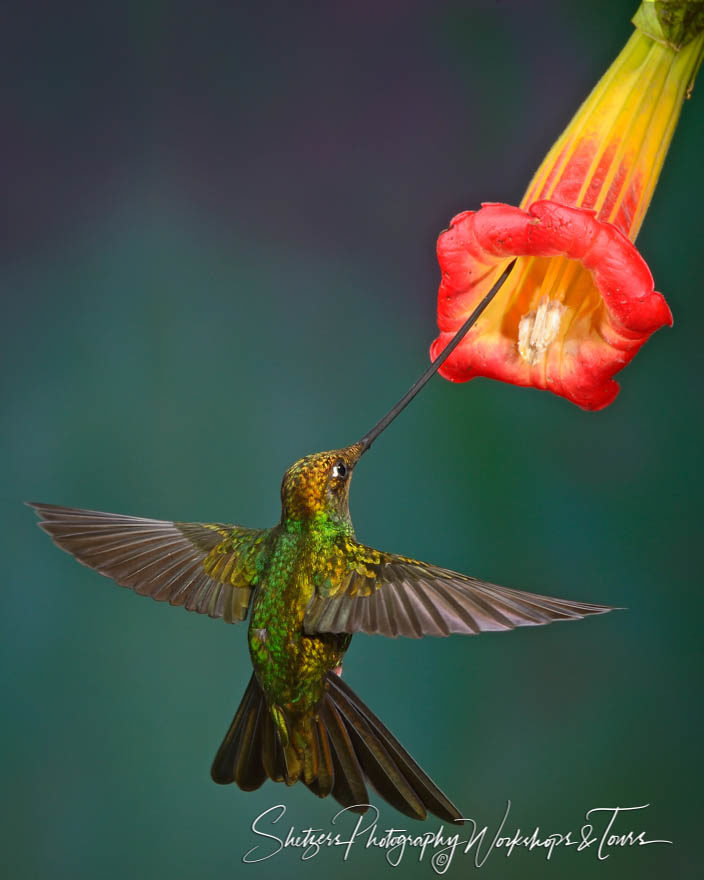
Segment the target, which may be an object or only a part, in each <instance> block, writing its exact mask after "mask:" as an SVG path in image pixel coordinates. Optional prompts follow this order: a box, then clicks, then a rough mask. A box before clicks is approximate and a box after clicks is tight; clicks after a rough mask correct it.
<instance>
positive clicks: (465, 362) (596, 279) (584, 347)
mask: <svg viewBox="0 0 704 880" xmlns="http://www.w3.org/2000/svg"><path fill="white" fill-rule="evenodd" d="M512 257H519V258H520V259H519V260H518V262H517V263H516V267H515V268H514V270H513V272H512V275H511V277H510V278H509V280H508V282H507V283H506V284H505V285H504V287H503V289H502V290H501V291H500V292H499V294H498V295H497V297H496V299H495V301H494V303H493V304H492V308H491V309H488V310H487V312H486V313H485V315H484V316H483V317H482V318H481V319H480V320H479V321H478V322H477V324H476V325H475V326H474V327H473V328H472V330H471V331H470V333H469V334H468V335H467V337H466V338H465V339H464V340H463V341H462V342H461V343H460V345H459V346H458V347H457V349H456V350H455V352H454V353H453V354H452V355H451V356H450V358H449V359H448V360H447V362H446V363H445V364H444V366H442V367H441V368H440V373H441V374H442V375H443V376H444V377H445V378H446V379H450V380H452V381H455V382H464V381H466V380H468V379H471V378H472V377H474V376H488V377H490V378H494V379H501V380H503V381H505V382H511V383H513V384H516V385H531V386H533V387H536V388H544V389H548V390H550V391H553V392H555V393H556V394H559V395H562V396H564V397H567V398H568V399H569V400H571V401H573V402H574V403H576V404H577V405H578V406H581V407H583V408H584V409H591V410H594V409H601V408H602V407H604V406H607V405H608V404H609V403H611V401H612V400H613V399H614V397H615V396H616V394H617V393H618V384H617V382H616V381H615V380H614V379H613V378H612V376H613V374H614V373H615V372H617V371H618V370H620V369H621V368H622V367H623V366H625V364H627V363H628V361H629V360H631V358H632V357H633V356H634V355H635V353H636V352H637V351H638V349H639V348H640V347H641V345H643V343H644V342H645V341H646V340H647V339H648V337H649V336H650V335H651V334H652V333H654V332H655V330H657V329H658V328H659V327H662V326H663V325H664V324H671V323H672V315H671V313H670V309H669V308H668V306H667V303H666V302H665V299H664V297H663V296H662V295H661V294H660V293H657V292H656V291H655V290H654V289H653V278H652V275H651V274H650V270H649V269H648V266H647V264H646V263H645V260H644V259H643V258H642V257H641V255H640V254H639V253H638V250H637V249H636V247H635V246H634V245H633V244H632V243H631V242H630V241H629V240H628V239H627V238H626V237H625V235H623V234H622V233H621V232H619V230H618V229H617V228H616V227H615V226H614V225H612V224H611V223H606V222H604V221H602V220H599V219H598V218H597V216H596V213H595V211H593V210H589V209H586V208H573V207H570V206H567V205H562V204H559V203H558V202H554V201H551V200H549V199H545V200H541V201H538V202H535V204H533V205H531V206H530V207H529V208H528V209H527V210H522V209H520V208H516V207H513V206H511V205H503V204H486V205H484V206H483V207H482V208H481V210H479V211H476V212H475V211H466V212H465V213H463V214H459V215H458V216H457V217H455V218H454V219H453V220H452V223H451V225H450V228H449V229H448V230H446V231H445V232H443V233H442V235H441V236H440V238H439V239H438V259H439V262H440V267H441V269H442V282H441V285H440V291H439V295H438V324H439V327H440V331H441V332H440V335H439V336H438V338H437V339H436V340H435V342H434V343H433V345H432V347H431V352H430V353H431V357H433V358H435V357H436V356H437V355H438V354H439V353H440V352H441V351H442V349H443V348H444V347H445V345H446V344H447V343H448V342H449V340H450V339H451V337H452V335H453V334H454V332H455V331H456V330H457V329H458V328H459V326H460V325H461V324H462V321H463V320H464V317H465V316H466V315H467V314H468V313H469V312H470V311H471V310H472V308H474V306H475V305H476V304H477V303H478V302H479V301H480V300H481V299H482V297H483V296H484V295H485V293H486V292H487V291H488V290H489V288H490V287H491V285H492V284H493V283H494V281H495V280H496V278H497V277H498V275H499V273H500V272H501V271H502V270H503V268H504V267H505V265H506V262H507V261H508V260H509V259H510V258H512Z"/></svg>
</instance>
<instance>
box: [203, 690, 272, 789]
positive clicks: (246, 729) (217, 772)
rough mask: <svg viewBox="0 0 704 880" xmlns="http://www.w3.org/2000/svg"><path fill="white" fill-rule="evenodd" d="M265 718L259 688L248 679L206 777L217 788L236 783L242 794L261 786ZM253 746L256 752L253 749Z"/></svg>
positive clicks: (264, 707) (266, 715) (264, 706)
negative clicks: (208, 774)
mask: <svg viewBox="0 0 704 880" xmlns="http://www.w3.org/2000/svg"><path fill="white" fill-rule="evenodd" d="M262 710H263V711H262ZM268 715H269V713H268V712H267V711H266V705H265V703H264V699H263V694H262V691H261V688H260V687H259V684H258V683H257V680H256V679H255V677H254V676H252V678H251V679H250V681H249V684H248V685H247V690H246V691H245V692H244V696H243V697H242V702H241V703H240V706H239V709H238V710H237V712H236V714H235V717H234V718H233V720H232V724H231V725H230V729H229V730H228V731H227V733H226V734H225V739H224V740H223V741H222V744H221V746H220V748H219V749H218V753H217V755H216V756H215V760H214V761H213V766H212V767H211V770H210V775H211V776H212V778H213V780H214V781H215V782H217V783H218V784H220V785H227V784H228V783H230V782H236V783H237V785H238V786H239V787H240V788H242V789H244V790H245V791H254V789H256V788H259V787H260V786H261V784H262V783H263V782H264V780H265V779H266V777H267V773H266V771H265V769H264V765H263V762H262V748H261V736H262V732H263V731H262V727H263V723H262V722H263V721H264V720H265V717H268ZM263 716H265V717H263ZM255 743H257V744H258V747H257V748H253V746H254V745H255Z"/></svg>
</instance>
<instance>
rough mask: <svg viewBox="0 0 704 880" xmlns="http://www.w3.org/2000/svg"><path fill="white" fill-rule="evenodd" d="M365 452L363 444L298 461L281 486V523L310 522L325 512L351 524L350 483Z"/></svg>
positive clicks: (285, 476)
mask: <svg viewBox="0 0 704 880" xmlns="http://www.w3.org/2000/svg"><path fill="white" fill-rule="evenodd" d="M363 451H364V449H363V447H362V444H361V443H355V444H354V445H352V446H345V447H344V448H343V449H333V450H332V451H331V452H316V453H315V454H314V455H307V456H306V457H305V458H301V459H300V460H299V461H297V462H294V464H292V465H291V467H290V468H289V469H288V470H287V471H286V473H285V474H284V478H283V482H282V483H281V508H282V510H281V521H282V523H285V522H286V521H291V520H295V521H303V520H310V519H312V518H313V517H315V516H316V515H318V514H321V513H325V514H327V515H328V516H329V517H330V518H331V519H333V520H337V521H339V522H342V523H349V522H350V509H349V498H350V480H351V479H352V471H353V470H354V466H355V465H356V464H357V462H358V461H359V458H360V456H361V455H362V452H363Z"/></svg>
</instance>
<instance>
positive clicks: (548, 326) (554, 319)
mask: <svg viewBox="0 0 704 880" xmlns="http://www.w3.org/2000/svg"><path fill="white" fill-rule="evenodd" d="M564 311H565V306H563V305H562V303H561V302H559V301H558V300H554V299H548V298H547V296H543V297H541V299H540V302H539V303H538V308H537V309H535V311H532V312H528V314H527V315H524V316H523V317H522V318H521V320H520V322H519V324H518V353H519V354H520V356H521V357H522V358H523V360H524V361H526V362H527V363H529V364H530V365H531V366H533V365H534V364H537V363H538V361H539V360H540V359H541V358H542V357H543V355H544V354H545V351H546V349H547V347H548V346H549V345H550V343H551V342H552V341H553V340H554V339H555V337H556V336H557V334H558V333H559V332H560V323H561V321H562V315H563V312H564Z"/></svg>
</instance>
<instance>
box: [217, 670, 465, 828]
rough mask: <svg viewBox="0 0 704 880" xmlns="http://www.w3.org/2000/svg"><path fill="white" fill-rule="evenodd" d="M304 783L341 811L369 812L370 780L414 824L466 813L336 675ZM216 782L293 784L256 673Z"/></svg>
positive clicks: (320, 717) (230, 732)
mask: <svg viewBox="0 0 704 880" xmlns="http://www.w3.org/2000/svg"><path fill="white" fill-rule="evenodd" d="M312 736H313V740H312V755H311V757H310V758H309V762H310V763H309V766H310V767H312V772H313V778H312V779H310V777H309V776H308V777H306V778H307V779H309V780H310V781H308V782H306V783H305V784H306V785H307V787H308V788H309V789H310V791H312V792H313V794H315V795H317V796H318V797H321V798H324V797H327V796H328V795H330V794H331V795H332V796H333V798H335V800H336V801H338V803H340V804H341V805H342V806H343V807H349V808H354V807H356V805H360V806H359V807H358V808H357V809H355V812H359V813H363V812H365V811H366V807H365V806H364V805H365V804H368V803H369V795H368V793H367V787H366V784H365V780H366V781H368V782H369V783H371V785H372V786H373V787H374V789H376V791H377V792H378V794H379V795H380V796H381V797H382V798H383V799H384V800H385V801H387V802H388V803H389V804H391V805H392V806H393V807H395V808H396V809H397V810H399V811H400V812H402V813H404V814H405V815H407V816H410V817H411V818H413V819H425V818H426V816H427V814H428V813H429V812H430V813H434V814H435V815H436V816H438V817H440V818H441V819H445V820H448V821H456V820H459V819H461V813H460V812H459V811H458V810H457V808H456V807H455V806H454V804H453V803H452V802H451V801H450V800H448V798H447V797H445V795H444V794H443V793H442V791H440V789H439V788H438V787H437V786H436V785H435V783H434V782H433V781H432V780H431V779H430V777H429V776H428V775H427V774H426V773H424V772H423V770H421V768H420V767H419V766H418V764H416V762H415V761H414V760H413V758H412V757H411V756H410V755H409V754H408V752H407V751H406V750H405V749H404V748H403V746H402V745H401V744H400V743H399V742H398V740H397V739H396V738H395V737H394V736H393V734H392V733H391V732H390V731H389V730H388V728H386V727H385V726H384V725H383V724H382V722H381V721H380V720H379V719H378V718H377V717H376V715H374V713H373V712H372V711H371V709H369V708H368V707H367V706H366V705H365V704H364V703H363V702H362V701H361V700H360V699H359V697H358V696H357V695H356V694H355V693H354V692H353V691H352V689H351V688H350V687H349V686H348V685H347V684H345V682H343V681H342V679H341V678H340V677H339V676H337V675H334V674H332V673H330V674H329V675H328V677H327V688H326V693H325V696H324V698H323V701H322V702H321V704H320V707H319V711H318V718H317V720H316V721H315V722H314V724H313V730H312ZM211 775H212V777H213V779H214V780H215V782H218V783H221V784H226V783H229V782H236V783H237V785H238V786H239V787H240V788H242V789H244V790H245V791H252V790H253V789H255V788H259V787H260V786H261V785H262V783H263V782H264V780H265V779H266V778H267V777H268V778H269V779H272V780H274V781H275V782H285V781H286V780H287V768H286V758H285V753H284V749H283V747H282V745H281V743H280V741H279V736H278V733H277V731H276V729H275V726H274V722H273V720H272V717H271V714H270V712H269V711H268V708H267V705H266V700H265V698H264V694H263V692H262V690H261V687H260V686H259V683H258V682H257V680H256V677H255V676H254V675H253V676H252V678H251V680H250V682H249V685H248V686H247V690H246V691H245V694H244V696H243V698H242V702H241V703H240V707H239V709H238V710H237V713H236V715H235V717H234V719H233V721H232V724H231V725H230V729H229V730H228V732H227V734H226V736H225V739H224V740H223V742H222V745H221V746H220V748H219V749H218V753H217V755H216V756H215V760H214V761H213V766H212V769H211Z"/></svg>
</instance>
